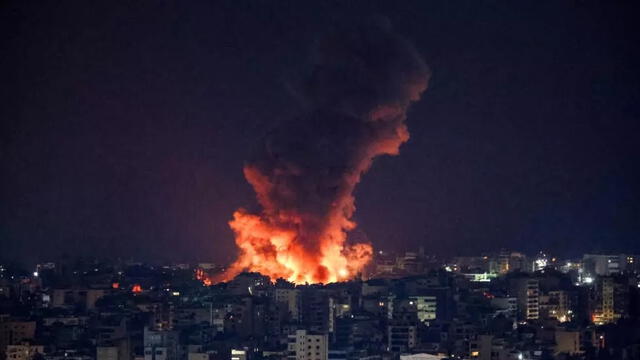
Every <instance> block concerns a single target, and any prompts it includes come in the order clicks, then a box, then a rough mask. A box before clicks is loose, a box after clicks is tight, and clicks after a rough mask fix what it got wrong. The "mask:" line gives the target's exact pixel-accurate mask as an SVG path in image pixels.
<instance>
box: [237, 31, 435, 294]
mask: <svg viewBox="0 0 640 360" xmlns="http://www.w3.org/2000/svg"><path fill="white" fill-rule="evenodd" d="M428 79H429V70H428V68H427V66H426V65H425V63H424V62H423V61H422V59H421V58H420V56H419V54H418V52H417V51H416V49H415V48H414V47H413V46H412V45H411V44H410V43H409V42H407V41H406V40H404V39H403V38H401V37H400V36H399V35H397V34H396V33H394V32H393V31H392V29H391V26H390V25H389V24H388V22H385V21H380V20H374V21H368V22H365V23H362V24H358V25H355V26H354V25H350V26H348V27H345V26H338V27H336V28H335V29H333V30H332V31H330V32H329V33H328V34H327V35H326V36H325V37H323V38H322V39H320V41H318V43H317V46H316V48H315V51H314V53H313V60H312V64H311V69H310V72H309V76H308V78H307V79H306V80H305V81H304V82H303V85H302V91H301V93H302V98H303V99H304V101H305V104H304V105H305V107H306V108H307V109H308V112H307V113H306V114H305V115H302V116H299V117H297V118H295V119H292V120H290V121H286V122H284V123H282V124H279V126H278V127H277V128H275V129H274V130H273V131H272V132H271V133H269V134H268V135H267V136H266V138H265V141H264V144H263V145H262V146H260V147H259V148H258V149H257V151H256V153H255V156H254V157H253V159H252V160H251V161H249V162H248V163H247V164H246V166H245V176H246V178H247V180H248V181H249V182H250V183H251V184H252V185H253V187H254V189H255V191H256V193H257V196H258V200H259V202H260V204H261V205H262V207H263V209H264V211H263V214H262V215H261V217H262V221H263V222H265V223H267V224H268V226H270V227H273V228H275V229H287V230H291V231H293V232H295V234H296V236H295V240H294V242H295V245H296V246H298V247H299V248H300V249H302V250H298V252H300V251H301V252H302V253H303V254H298V255H297V256H299V257H302V258H304V259H305V262H306V263H308V264H309V265H311V266H310V269H311V270H310V271H312V272H314V275H313V276H312V277H313V278H314V279H319V280H321V281H322V280H326V279H327V278H331V277H330V276H329V274H332V273H335V272H336V269H330V267H333V266H338V265H334V264H333V263H334V261H333V260H327V259H328V258H332V257H336V256H338V255H339V256H343V260H344V256H346V257H347V258H348V257H349V256H352V255H353V254H350V252H353V251H356V250H354V249H352V248H350V247H347V246H345V244H344V242H345V240H346V232H347V231H349V230H351V229H353V228H354V227H355V224H354V223H352V222H351V220H350V219H351V217H352V215H353V212H354V210H355V206H354V199H353V196H352V192H353V190H354V187H355V185H356V184H357V183H358V182H359V180H360V176H361V175H362V174H363V173H364V172H365V171H366V170H367V169H368V168H369V166H370V164H371V161H372V160H373V158H374V157H376V156H378V155H384V154H389V155H395V154H397V153H398V150H399V147H400V145H401V144H402V143H404V142H405V141H407V139H408V137H409V133H408V131H407V129H406V126H405V125H404V120H405V118H406V111H407V109H408V106H409V105H410V104H411V103H412V102H413V101H416V100H418V99H419V98H420V94H421V93H422V92H423V91H424V90H425V89H426V87H427V83H428ZM231 226H232V227H234V224H233V223H232V224H231ZM234 230H236V234H237V235H238V229H237V228H234ZM238 236H239V237H240V238H237V239H236V241H237V243H238V245H239V246H240V248H241V254H240V259H239V260H238V265H239V266H240V265H241V266H242V267H249V268H251V266H252V265H254V264H253V263H252V262H255V261H250V260H247V259H244V261H243V255H245V254H243V250H242V249H247V248H246V246H247V241H249V242H250V243H251V248H250V249H249V250H250V251H249V252H251V253H253V252H255V251H257V252H259V253H261V254H270V255H268V257H269V258H271V259H272V258H274V254H277V253H278V252H280V251H286V249H285V250H283V249H282V248H280V249H277V248H276V247H277V246H276V245H274V244H273V240H271V239H264V238H260V237H259V236H253V235H252V236H250V238H251V239H250V240H247V239H242V236H240V235H238ZM328 248H331V249H333V250H327V249H328ZM367 248H368V250H367V251H369V252H370V250H371V249H370V247H368V246H367ZM256 249H258V250H256ZM328 251H329V252H333V254H327V252H328ZM336 252H337V254H338V255H336ZM368 255H370V254H360V255H357V256H368ZM264 261H266V260H264ZM342 262H344V261H342ZM240 263H241V264H240ZM236 270H237V269H236ZM341 272H343V273H344V272H345V270H342V271H341ZM334 278H335V276H334Z"/></svg>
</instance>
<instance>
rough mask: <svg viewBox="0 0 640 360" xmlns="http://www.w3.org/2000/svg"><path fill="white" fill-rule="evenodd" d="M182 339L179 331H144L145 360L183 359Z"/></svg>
mask: <svg viewBox="0 0 640 360" xmlns="http://www.w3.org/2000/svg"><path fill="white" fill-rule="evenodd" d="M180 350H181V349H180V338H179V333H178V332H177V331H172V330H160V331H154V330H149V328H146V327H145V329H144V360H177V359H181V358H182V357H181V351H180Z"/></svg>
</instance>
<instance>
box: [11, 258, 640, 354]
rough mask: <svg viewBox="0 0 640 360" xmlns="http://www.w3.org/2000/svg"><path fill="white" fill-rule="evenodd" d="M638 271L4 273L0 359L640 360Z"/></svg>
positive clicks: (86, 269)
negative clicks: (330, 275)
mask: <svg viewBox="0 0 640 360" xmlns="http://www.w3.org/2000/svg"><path fill="white" fill-rule="evenodd" d="M638 262H640V259H639V258H638V257H637V256H635V255H627V254H615V255H613V254H585V255H583V256H582V257H581V258H579V259H571V260H568V259H559V258H555V257H552V256H550V255H546V254H544V253H542V252H541V253H539V254H536V255H534V256H527V255H525V254H522V253H519V252H513V251H505V250H502V251H500V252H496V253H493V254H487V255H482V256H473V257H456V258H451V259H447V260H443V259H438V258H435V257H433V256H429V255H426V254H425V252H424V250H422V249H419V250H418V251H415V252H406V253H404V254H388V253H384V252H379V253H377V254H376V258H375V260H374V262H373V263H372V264H371V265H370V266H369V268H368V270H367V273H366V274H361V276H360V278H359V279H355V280H352V281H348V282H341V283H332V284H326V285H323V284H305V285H295V284H293V283H290V282H288V281H285V280H283V279H279V280H277V281H275V282H271V281H270V279H269V278H268V277H265V276H262V275H261V274H258V273H242V274H240V275H239V276H237V277H236V278H235V279H234V280H232V281H229V282H227V283H219V284H212V283H211V282H210V281H208V280H207V279H208V278H209V276H212V275H215V274H216V273H219V272H220V271H223V270H224V269H223V268H222V267H221V266H219V265H216V264H211V263H200V264H164V265H158V264H154V265H151V264H144V263H139V262H133V261H122V260H118V261H112V262H105V261H97V260H90V261H89V260H78V259H73V260H72V259H64V260H60V261H56V262H48V263H41V264H38V265H37V266H36V267H35V268H33V269H28V270H27V269H20V267H18V266H16V265H10V264H4V265H0V274H1V275H0V357H1V358H4V359H7V360H36V359H38V360H43V359H46V360H92V359H96V360H228V359H231V360H254V359H289V360H346V359H362V360H377V359H402V360H433V359H478V360H512V359H513V360H525V359H621V360H624V359H640V282H639V280H640V271H639V270H640V267H639V266H638Z"/></svg>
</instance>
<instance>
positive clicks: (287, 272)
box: [220, 89, 424, 283]
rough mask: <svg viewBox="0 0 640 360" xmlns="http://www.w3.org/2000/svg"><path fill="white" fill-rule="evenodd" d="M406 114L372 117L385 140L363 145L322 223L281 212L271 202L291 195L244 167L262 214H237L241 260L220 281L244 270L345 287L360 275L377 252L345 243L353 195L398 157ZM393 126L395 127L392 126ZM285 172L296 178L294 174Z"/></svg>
mask: <svg viewBox="0 0 640 360" xmlns="http://www.w3.org/2000/svg"><path fill="white" fill-rule="evenodd" d="M422 90H424V89H421V90H420V91H422ZM405 111H406V106H389V107H381V108H378V109H376V110H375V111H373V112H372V113H371V114H370V117H369V119H370V120H371V121H372V123H374V124H375V123H376V122H377V123H380V124H382V125H381V126H385V127H386V128H385V130H384V131H378V133H379V134H381V135H379V136H378V137H372V138H367V139H366V140H365V141H363V142H362V144H361V145H362V146H361V153H359V154H358V159H356V161H354V163H355V165H354V168H353V169H350V170H348V171H346V172H345V173H344V174H342V175H341V180H340V181H341V183H340V184H341V185H340V187H339V189H338V190H337V192H338V194H337V195H336V196H335V200H334V201H333V202H332V203H331V206H330V208H329V209H327V211H326V213H325V214H324V216H323V217H322V218H317V215H316V214H307V213H300V212H299V211H298V210H299V209H296V208H293V209H282V208H279V207H278V205H277V204H276V203H275V201H273V199H272V197H273V196H274V195H273V194H274V193H275V194H278V196H287V194H288V193H287V192H288V189H287V188H283V187H282V186H280V187H278V188H276V187H277V185H275V184H274V183H273V182H272V181H271V179H272V178H273V174H272V177H269V176H268V175H267V174H263V173H262V172H261V170H260V169H258V168H257V167H255V166H252V165H251V164H249V165H246V166H245V168H244V175H245V178H246V179H247V181H248V182H249V183H250V184H251V185H252V186H253V188H254V190H255V191H256V194H257V197H258V202H259V203H260V204H261V205H262V206H263V208H264V211H263V213H262V214H261V215H255V214H250V213H248V212H247V211H246V210H244V209H239V210H237V211H236V212H235V213H234V214H233V220H231V221H230V222H229V226H230V227H231V229H232V230H233V231H234V233H235V237H236V244H237V246H238V248H239V249H240V255H239V257H238V259H237V260H236V262H235V263H233V264H232V265H231V266H230V268H229V269H228V270H227V271H226V272H225V273H224V274H223V275H222V278H221V279H220V280H230V279H231V278H232V277H234V276H235V275H237V274H238V273H240V272H242V271H244V270H248V271H253V272H259V273H261V274H264V275H267V276H269V277H270V278H271V279H272V280H275V279H278V278H284V279H286V280H288V281H291V282H294V283H327V282H336V281H344V280H348V279H351V278H353V277H355V276H356V275H357V274H358V273H360V272H361V271H362V269H363V268H364V266H365V265H367V263H369V261H370V260H371V257H372V254H373V248H372V246H371V245H370V244H365V243H359V244H353V245H349V244H347V243H346V240H347V232H348V231H350V230H352V229H354V228H355V227H356V223H355V222H354V221H352V220H351V217H352V215H353V213H354V211H355V204H354V202H355V200H354V197H353V195H352V192H353V189H354V188H355V186H356V185H357V184H358V182H360V178H361V176H362V174H363V173H365V172H366V171H367V170H368V169H369V167H370V166H371V163H372V161H373V159H374V157H376V156H379V155H385V154H386V155H396V154H398V152H399V148H400V145H402V144H403V143H404V142H406V141H407V140H408V139H409V132H408V131H407V128H406V126H405V125H404V124H403V123H402V120H404V117H405ZM385 123H387V124H385ZM389 123H390V124H393V125H394V126H388V124H389ZM371 126H376V125H371ZM276 171H278V170H276ZM287 171H289V172H292V170H291V169H287ZM278 175H279V174H276V175H275V177H276V178H277V176H278ZM294 195H295V194H294ZM294 195H292V198H295V197H294ZM304 229H307V230H308V229H313V233H312V234H305V233H303V232H304V231H305V230H304ZM305 237H311V241H308V242H306V243H305V242H304V241H301V240H300V239H301V238H305Z"/></svg>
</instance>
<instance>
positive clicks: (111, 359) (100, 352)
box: [96, 346, 119, 360]
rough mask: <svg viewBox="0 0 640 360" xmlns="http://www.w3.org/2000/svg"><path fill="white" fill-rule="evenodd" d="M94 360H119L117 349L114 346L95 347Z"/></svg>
mask: <svg viewBox="0 0 640 360" xmlns="http://www.w3.org/2000/svg"><path fill="white" fill-rule="evenodd" d="M96 360H119V358H118V347H116V346H98V347H96Z"/></svg>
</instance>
